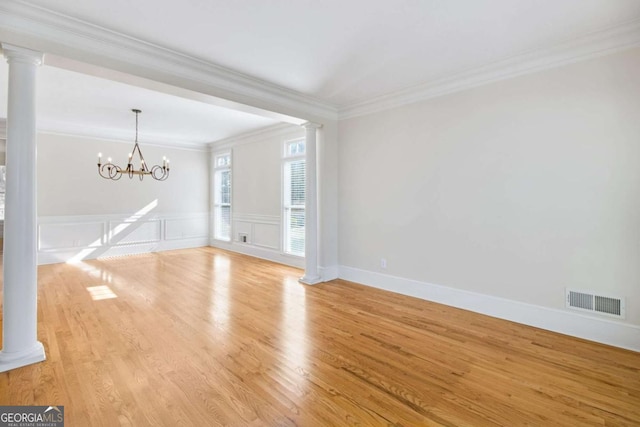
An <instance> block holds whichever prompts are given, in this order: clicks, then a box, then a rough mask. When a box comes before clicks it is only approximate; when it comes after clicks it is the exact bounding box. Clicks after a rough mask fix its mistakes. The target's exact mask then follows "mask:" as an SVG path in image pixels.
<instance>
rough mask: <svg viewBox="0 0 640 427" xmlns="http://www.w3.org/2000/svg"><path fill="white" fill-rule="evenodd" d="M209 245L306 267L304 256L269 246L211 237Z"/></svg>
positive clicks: (293, 265)
mask: <svg viewBox="0 0 640 427" xmlns="http://www.w3.org/2000/svg"><path fill="white" fill-rule="evenodd" d="M209 246H212V247H214V248H219V249H224V250H226V251H231V252H237V253H240V254H243V255H249V256H252V257H255V258H260V259H265V260H267V261H272V262H277V263H278V264H284V265H288V266H290V267H297V268H304V259H303V258H300V257H296V256H291V255H286V254H283V253H281V252H280V251H277V250H273V249H269V248H264V247H260V246H255V245H250V244H244V243H238V242H224V241H222V240H216V239H210V241H209Z"/></svg>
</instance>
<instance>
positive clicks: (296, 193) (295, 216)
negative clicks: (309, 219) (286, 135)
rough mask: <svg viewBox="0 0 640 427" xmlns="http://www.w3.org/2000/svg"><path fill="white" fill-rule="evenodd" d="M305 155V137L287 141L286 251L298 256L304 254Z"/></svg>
mask: <svg viewBox="0 0 640 427" xmlns="http://www.w3.org/2000/svg"><path fill="white" fill-rule="evenodd" d="M304 155H305V143H304V139H300V140H294V141H287V142H286V143H285V153H284V161H283V166H284V171H283V172H284V173H283V177H284V179H283V186H284V188H283V196H284V197H283V211H284V212H283V220H284V221H283V222H284V227H283V231H284V236H283V237H284V252H285V253H287V254H291V255H298V256H304V225H305V210H304V208H305V207H304V202H305V183H306V165H305V158H304Z"/></svg>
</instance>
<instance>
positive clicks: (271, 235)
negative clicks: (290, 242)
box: [232, 214, 280, 251]
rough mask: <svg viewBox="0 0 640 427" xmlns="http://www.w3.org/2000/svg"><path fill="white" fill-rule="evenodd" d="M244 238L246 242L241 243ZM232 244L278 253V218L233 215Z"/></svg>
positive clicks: (271, 216)
mask: <svg viewBox="0 0 640 427" xmlns="http://www.w3.org/2000/svg"><path fill="white" fill-rule="evenodd" d="M243 236H246V241H243V240H242V238H243ZM232 240H233V242H235V243H240V244H243V245H251V246H257V247H260V248H264V249H270V250H274V251H280V217H279V216H277V215H254V214H234V215H233V239H232Z"/></svg>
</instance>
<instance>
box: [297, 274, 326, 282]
mask: <svg viewBox="0 0 640 427" xmlns="http://www.w3.org/2000/svg"><path fill="white" fill-rule="evenodd" d="M298 282H300V283H304V284H305V285H317V284H318V283H320V282H322V277H320V276H308V275H306V274H305V275H304V276H302V277H301V278H299V279H298Z"/></svg>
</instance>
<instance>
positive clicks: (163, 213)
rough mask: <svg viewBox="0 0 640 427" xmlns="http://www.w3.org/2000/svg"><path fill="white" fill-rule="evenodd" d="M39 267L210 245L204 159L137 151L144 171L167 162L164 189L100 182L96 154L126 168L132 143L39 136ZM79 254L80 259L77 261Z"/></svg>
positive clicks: (204, 155) (149, 182) (147, 182)
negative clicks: (146, 166)
mask: <svg viewBox="0 0 640 427" xmlns="http://www.w3.org/2000/svg"><path fill="white" fill-rule="evenodd" d="M37 144H38V145H37V147H38V171H37V173H38V217H39V240H40V241H39V251H40V252H39V262H40V263H49V262H61V261H67V260H69V259H71V258H73V259H76V260H77V259H78V258H79V257H80V258H95V257H97V256H107V255H120V254H125V253H137V252H149V251H155V250H163V249H172V248H182V247H193V246H203V245H206V244H207V243H208V211H209V154H208V152H207V151H205V150H204V149H203V150H202V151H196V150H183V149H178V148H168V147H157V146H152V145H145V144H144V143H142V144H141V148H142V151H143V154H144V156H145V159H146V161H147V162H148V164H156V163H159V162H161V161H162V156H163V155H166V156H167V157H168V158H169V159H171V175H170V177H169V179H167V180H166V181H163V182H159V181H155V180H153V179H149V178H148V177H147V178H145V179H144V180H143V181H140V180H139V179H138V178H137V177H134V178H133V179H129V178H128V177H123V178H121V179H120V180H119V181H111V180H106V179H103V178H101V177H100V176H99V175H98V172H97V153H98V152H102V154H103V161H105V160H106V158H107V157H109V156H111V157H112V158H113V161H114V163H116V164H123V163H124V162H126V160H127V155H128V153H129V152H130V151H131V149H132V144H131V143H130V142H129V143H123V142H115V141H106V140H96V139H89V138H83V137H77V136H67V135H51V134H42V133H41V134H38V139H37ZM82 254H84V255H82Z"/></svg>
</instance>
